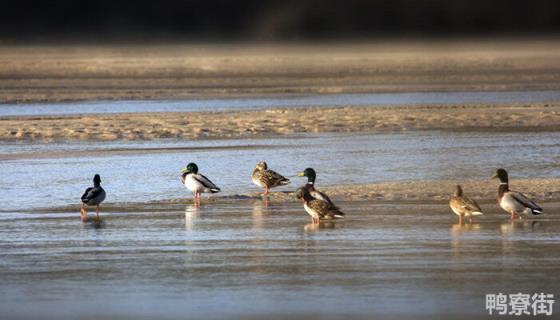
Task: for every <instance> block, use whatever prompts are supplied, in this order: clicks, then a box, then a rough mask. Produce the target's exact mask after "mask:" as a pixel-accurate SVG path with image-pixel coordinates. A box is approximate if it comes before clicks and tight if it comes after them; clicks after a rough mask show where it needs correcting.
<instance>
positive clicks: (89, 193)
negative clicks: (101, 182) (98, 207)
mask: <svg viewBox="0 0 560 320" xmlns="http://www.w3.org/2000/svg"><path fill="white" fill-rule="evenodd" d="M102 192H103V189H102V188H101V187H89V188H87V189H86V191H85V192H84V194H83V195H82V202H88V201H89V200H91V199H95V198H96V197H97V196H99V195H100V194H101V193H102Z"/></svg>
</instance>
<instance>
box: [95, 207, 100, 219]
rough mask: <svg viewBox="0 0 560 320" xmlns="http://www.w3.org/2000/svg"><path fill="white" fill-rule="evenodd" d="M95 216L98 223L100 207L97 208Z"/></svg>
mask: <svg viewBox="0 0 560 320" xmlns="http://www.w3.org/2000/svg"><path fill="white" fill-rule="evenodd" d="M95 216H96V219H97V221H99V205H97V207H96V208H95Z"/></svg>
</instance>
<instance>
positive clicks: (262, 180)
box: [251, 161, 290, 194]
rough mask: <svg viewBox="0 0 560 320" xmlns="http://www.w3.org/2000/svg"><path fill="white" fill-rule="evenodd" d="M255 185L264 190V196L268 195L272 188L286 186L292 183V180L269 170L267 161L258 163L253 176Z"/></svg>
mask: <svg viewBox="0 0 560 320" xmlns="http://www.w3.org/2000/svg"><path fill="white" fill-rule="evenodd" d="M251 179H252V180H253V183H254V184H255V185H257V186H259V187H262V188H264V194H268V192H269V191H270V189H271V188H275V187H279V186H285V185H287V184H288V183H290V179H287V178H285V177H284V176H282V175H281V174H279V173H277V172H276V171H273V170H269V169H268V165H267V164H266V162H265V161H261V162H259V163H257V165H256V166H255V169H254V170H253V173H252V174H251Z"/></svg>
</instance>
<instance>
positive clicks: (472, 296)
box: [0, 201, 560, 319]
mask: <svg viewBox="0 0 560 320" xmlns="http://www.w3.org/2000/svg"><path fill="white" fill-rule="evenodd" d="M340 206H341V208H343V210H344V211H346V213H347V215H348V217H347V219H346V221H340V222H337V223H336V224H334V225H328V224H324V225H321V226H320V227H313V226H312V225H311V224H309V222H310V219H309V217H308V216H307V214H306V213H305V212H304V211H303V209H302V207H301V204H299V203H295V202H293V203H284V204H275V205H271V206H268V207H267V206H264V204H263V203H262V202H261V201H255V202H254V203H253V202H251V201H244V202H236V203H230V204H212V205H204V204H203V206H202V207H201V208H195V207H193V206H190V205H189V206H187V207H184V206H182V205H181V206H180V205H176V206H168V207H166V208H159V210H157V211H153V210H145V209H142V208H141V207H139V208H136V210H135V211H132V212H126V213H122V212H105V213H104V217H105V225H104V228H94V227H93V226H91V225H88V224H85V225H84V224H82V223H81V222H80V221H79V220H78V219H77V218H76V215H75V213H72V214H45V213H41V214H29V213H14V214H10V215H0V239H1V241H0V278H1V279H2V287H1V288H2V290H1V291H0V309H1V310H2V315H3V317H6V318H14V317H16V316H18V317H22V318H29V319H36V318H37V316H39V317H40V318H52V319H92V318H96V319H99V318H111V319H114V318H123V319H137V318H142V317H143V318H147V319H150V318H151V319H153V318H158V319H167V318H181V319H185V318H189V319H190V318H235V319H246V318H247V317H250V316H264V315H266V316H267V317H273V318H274V317H275V316H277V317H293V318H309V317H311V318H313V317H321V318H325V317H327V318H329V317H330V318H347V317H348V316H352V317H363V318H371V317H372V316H380V317H383V318H386V317H387V316H389V315H390V316H393V317H394V318H399V319H400V318H406V317H413V316H415V317H416V316H424V317H425V318H426V319H433V318H434V317H439V318H441V319H444V318H445V319H450V318H460V317H461V316H462V317H463V318H465V319H472V318H473V317H475V318H476V317H482V316H483V315H484V314H485V309H484V308H485V304H484V295H485V294H486V293H498V292H503V293H506V294H507V293H517V292H523V293H531V294H532V293H536V292H545V293H555V294H556V296H558V294H559V293H560V292H558V288H560V273H558V265H560V236H559V234H560V220H559V219H558V215H557V214H554V212H556V213H557V212H558V208H551V207H550V206H549V207H548V208H549V209H551V210H549V212H550V214H547V216H546V217H544V216H543V217H539V219H538V220H525V221H516V222H513V223H512V222H510V221H509V220H508V218H507V216H504V215H502V214H498V213H497V211H496V210H488V214H487V215H485V216H482V217H480V219H477V222H476V223H473V224H467V225H458V224H455V217H453V216H452V215H451V213H450V212H449V209H448V208H447V207H446V206H442V205H375V204H372V203H367V202H352V203H340ZM47 213H48V212H47Z"/></svg>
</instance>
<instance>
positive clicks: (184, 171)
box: [181, 167, 189, 173]
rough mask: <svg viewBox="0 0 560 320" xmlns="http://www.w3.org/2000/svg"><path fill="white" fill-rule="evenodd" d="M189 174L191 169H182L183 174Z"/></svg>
mask: <svg viewBox="0 0 560 320" xmlns="http://www.w3.org/2000/svg"><path fill="white" fill-rule="evenodd" d="M188 172H189V169H187V168H186V167H185V168H182V169H181V173H188Z"/></svg>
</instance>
